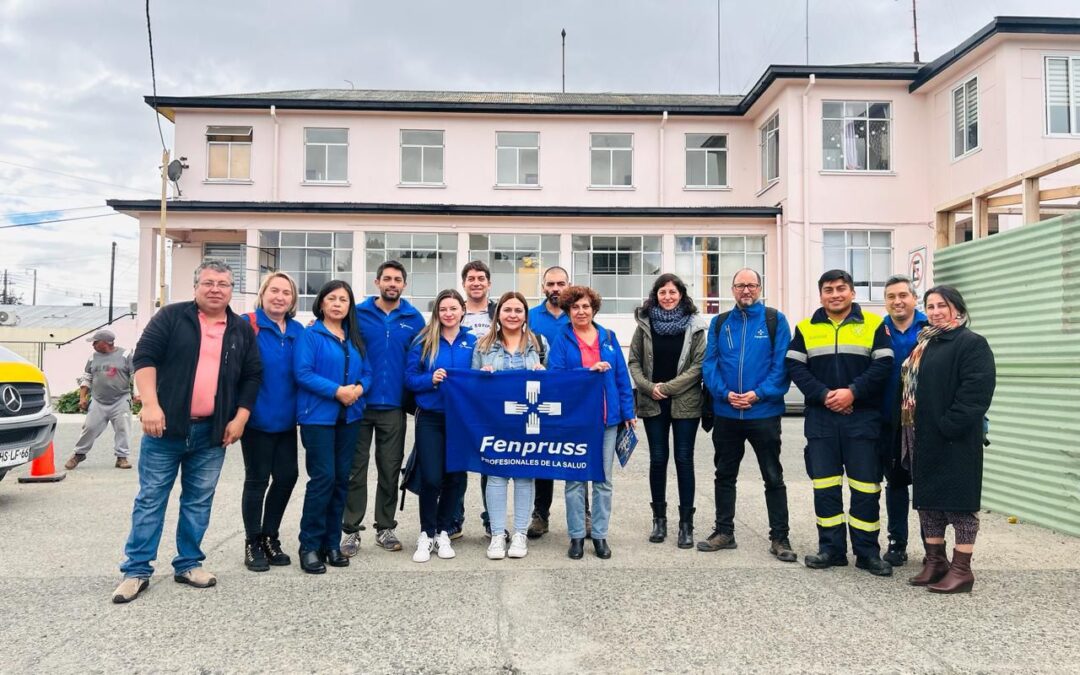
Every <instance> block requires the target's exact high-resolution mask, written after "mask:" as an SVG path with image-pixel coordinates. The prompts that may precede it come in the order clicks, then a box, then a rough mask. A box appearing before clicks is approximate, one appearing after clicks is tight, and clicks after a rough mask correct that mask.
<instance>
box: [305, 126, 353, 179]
mask: <svg viewBox="0 0 1080 675" xmlns="http://www.w3.org/2000/svg"><path fill="white" fill-rule="evenodd" d="M304 180H305V181H307V182H309V183H344V182H345V181H347V180H349V130H348V129H304Z"/></svg>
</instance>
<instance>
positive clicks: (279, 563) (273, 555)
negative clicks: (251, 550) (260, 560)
mask: <svg viewBox="0 0 1080 675" xmlns="http://www.w3.org/2000/svg"><path fill="white" fill-rule="evenodd" d="M259 543H260V544H261V545H262V550H263V553H264V554H265V555H266V560H267V562H269V563H270V564H271V565H273V566H274V567H284V566H286V565H291V564H292V558H290V557H289V554H288V553H285V551H282V550H281V542H280V541H279V540H278V538H277V537H271V536H270V535H266V534H264V535H263V536H262V539H260V541H259Z"/></svg>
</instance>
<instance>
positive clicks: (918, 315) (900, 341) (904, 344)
mask: <svg viewBox="0 0 1080 675" xmlns="http://www.w3.org/2000/svg"><path fill="white" fill-rule="evenodd" d="M928 323H930V320H929V319H927V318H926V315H925V314H923V313H922V312H920V311H919V310H915V317H914V318H913V319H912V320H911V325H910V326H908V329H907V331H904V332H901V331H900V330H899V329H898V328H897V327H896V324H894V323H893V320H892V317H891V316H888V315H886V316H885V326H886V327H887V328H888V329H889V337H890V338H891V339H892V351H893V365H892V373H890V375H889V383H888V385H886V387H885V393H884V394H882V396H881V413H882V415H883V417H882V419H884V420H890V419H892V414H893V404H894V403H895V402H896V396H897V394H899V393H900V368H901V366H903V365H904V361H907V357H908V356H911V350H912V349H915V342H916V341H917V339H918V337H919V331H920V330H922V328H923V326H925V325H927V324H928ZM264 377H265V376H264Z"/></svg>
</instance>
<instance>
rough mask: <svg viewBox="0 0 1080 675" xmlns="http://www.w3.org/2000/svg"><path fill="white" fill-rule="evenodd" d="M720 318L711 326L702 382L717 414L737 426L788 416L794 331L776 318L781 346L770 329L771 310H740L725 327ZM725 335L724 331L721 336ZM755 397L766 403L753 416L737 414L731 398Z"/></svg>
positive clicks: (756, 307)
mask: <svg viewBox="0 0 1080 675" xmlns="http://www.w3.org/2000/svg"><path fill="white" fill-rule="evenodd" d="M719 318H720V317H718V316H717V317H714V318H713V320H712V323H711V324H709V342H708V344H707V345H706V347H705V362H704V363H703V364H702V366H701V376H702V379H703V381H704V382H705V386H706V387H708V388H709V393H711V394H712V396H713V414H714V415H719V416H720V417H727V418H729V419H737V420H757V419H764V418H767V417H776V416H778V415H782V414H784V394H786V393H787V392H788V388H789V387H790V386H791V379H790V378H789V377H788V371H787V365H786V364H785V363H784V358H785V357H786V356H787V351H788V345H789V344H790V343H791V327H790V326H788V322H787V319H786V318H785V317H784V315H783V313H781V312H780V311H779V310H778V311H777V312H776V340H775V344H774V343H773V342H772V341H770V340H769V329H768V327H767V326H766V325H765V305H764V304H762V303H760V302H756V303H754V304H753V305H750V306H749V307H747V308H746V309H743V308H741V307H739V306H738V305H736V306H735V308H734V309H732V310H731V313H730V314H728V317H727V320H726V321H724V324H723V325H722V326H718V325H716V322H717V320H719ZM717 329H719V331H718V330H717ZM750 391H752V392H754V393H756V394H757V396H758V398H759V399H761V400H759V401H758V402H757V403H755V404H753V405H752V406H750V409H749V410H736V409H735V408H733V407H731V404H730V403H728V394H729V393H731V392H735V393H736V394H745V393H747V392H750Z"/></svg>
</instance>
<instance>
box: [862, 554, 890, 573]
mask: <svg viewBox="0 0 1080 675" xmlns="http://www.w3.org/2000/svg"><path fill="white" fill-rule="evenodd" d="M855 567H858V568H859V569H861V570H866V571H867V572H869V573H870V574H873V575H874V576H875V577H891V576H892V565H890V564H889V563H887V562H885V561H884V560H882V559H881V558H879V557H877V556H873V557H870V556H858V557H857V558H855Z"/></svg>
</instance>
